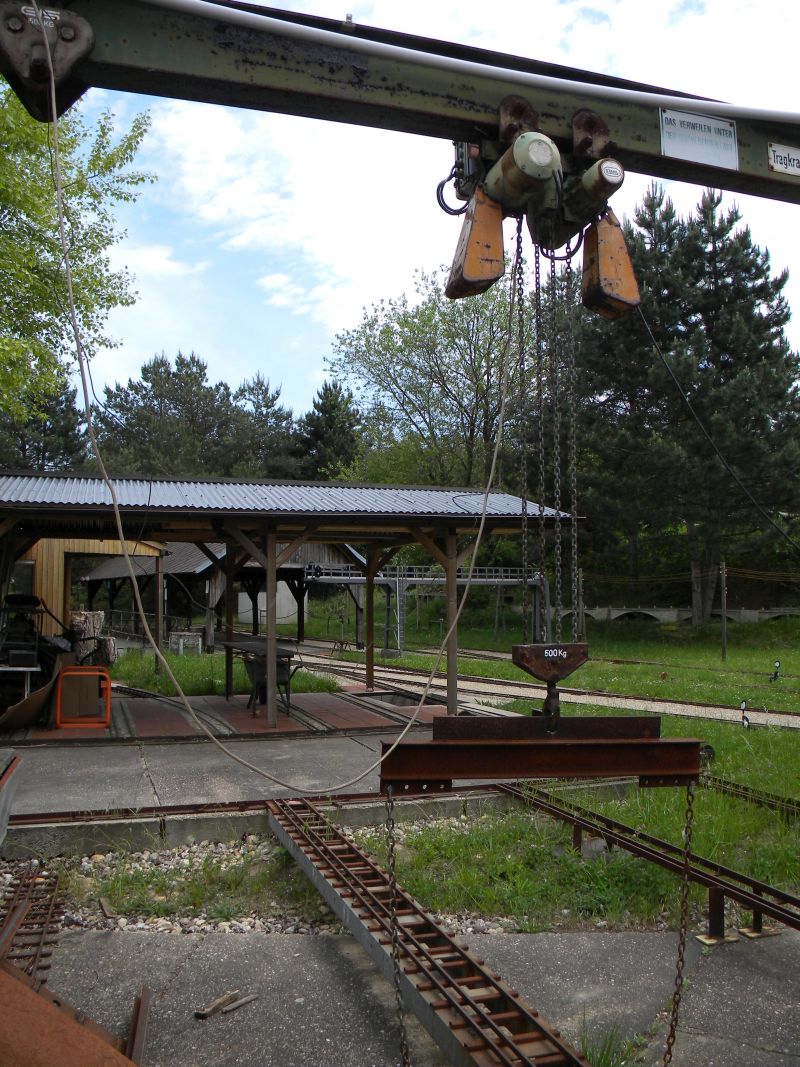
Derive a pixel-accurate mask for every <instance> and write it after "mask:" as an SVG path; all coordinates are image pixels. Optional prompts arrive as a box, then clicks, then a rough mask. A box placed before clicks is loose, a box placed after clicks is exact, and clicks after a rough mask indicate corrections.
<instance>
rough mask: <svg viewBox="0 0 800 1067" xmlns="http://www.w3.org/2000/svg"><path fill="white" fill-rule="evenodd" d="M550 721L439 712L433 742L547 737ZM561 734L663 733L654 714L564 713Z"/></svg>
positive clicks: (514, 739) (561, 721) (573, 736)
mask: <svg viewBox="0 0 800 1067" xmlns="http://www.w3.org/2000/svg"><path fill="white" fill-rule="evenodd" d="M548 736H550V734H549V731H548V720H547V718H545V717H544V716H543V715H532V716H528V715H515V716H513V718H498V716H496V715H437V716H436V718H435V719H434V720H433V739H434V741H459V740H460V741H467V740H486V741H492V740H506V741H523V740H525V739H526V738H530V739H533V738H536V737H542V738H544V737H548ZM557 736H558V737H562V738H565V739H566V738H570V737H572V738H576V737H577V738H583V739H585V740H586V739H590V738H615V737H616V738H622V737H651V738H657V737H660V736H661V719H660V717H658V716H656V715H653V716H650V715H636V716H630V717H626V716H622V715H606V716H592V715H586V716H580V717H579V716H568V717H564V716H562V717H561V718H560V719H559V721H558V734H557Z"/></svg>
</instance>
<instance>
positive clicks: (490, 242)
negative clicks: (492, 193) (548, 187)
mask: <svg viewBox="0 0 800 1067" xmlns="http://www.w3.org/2000/svg"><path fill="white" fill-rule="evenodd" d="M504 272H505V263H504V262H503V208H502V205H500V204H498V203H497V202H496V201H495V200H492V199H490V198H489V197H488V196H487V195H486V193H484V192H483V190H482V189H481V188H478V189H476V190H475V195H474V196H473V197H472V199H471V200H470V202H469V206H468V207H467V210H466V214H465V215H464V222H463V224H462V226H461V234H460V236H459V238H458V247H457V248H456V254H455V258H454V259H453V266H452V267H451V268H450V276H449V278H448V279H447V286H446V288H445V291H444V292H445V296H447V297H449V298H450V299H451V300H458V299H459V298H460V297H462V296H475V295H476V294H477V293H483V292H485V291H486V290H487V289H488V288H489V287H490V286H491V285H494V283H495V282H496V281H497V280H498V278H502V277H503V274H504Z"/></svg>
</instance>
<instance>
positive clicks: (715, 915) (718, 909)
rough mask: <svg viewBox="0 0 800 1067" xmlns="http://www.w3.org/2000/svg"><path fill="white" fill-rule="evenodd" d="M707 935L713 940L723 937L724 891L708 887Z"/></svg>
mask: <svg viewBox="0 0 800 1067" xmlns="http://www.w3.org/2000/svg"><path fill="white" fill-rule="evenodd" d="M708 936H709V937H710V938H712V939H713V940H715V941H722V940H724V938H725V893H724V892H723V891H722V890H721V889H717V888H716V886H709V887H708Z"/></svg>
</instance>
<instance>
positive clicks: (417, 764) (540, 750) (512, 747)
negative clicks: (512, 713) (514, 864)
mask: <svg viewBox="0 0 800 1067" xmlns="http://www.w3.org/2000/svg"><path fill="white" fill-rule="evenodd" d="M700 744H701V742H700V741H699V740H697V739H695V738H679V739H666V740H663V739H658V740H655V739H651V738H604V739H596V738H595V739H591V740H585V739H577V738H573V739H567V740H565V739H563V738H549V739H543V740H538V739H536V740H522V741H513V740H512V741H501V740H495V741H487V740H475V741H472V740H466V741H403V742H401V743H400V744H399V745H397V746H396V747H395V748H394V750H393V751H392V752H389V749H390V748H391V744H390V743H389V742H384V743H383V748H382V754H383V757H384V759H383V762H382V763H381V780H380V788H381V792H386V789H387V787H388V786H390V785H391V786H392V787H393V788H394V787H395V786H398V787H399V786H400V785H401V783H402V788H403V789H404V791H412V790H419V791H422V792H424V791H427V790H429V789H430V788H431V785H432V783H435V784H436V789H437V791H438V790H440V789H441V788H442V782H443V780H445V779H451V780H452V779H479V780H483V779H487V780H502V779H509V778H624V777H641V776H644V777H646V778H648V779H649V780H650V783H649V784H653V785H656V784H659V781H660V782H662V783H663V784H670V785H675V784H686V783H688V782H693V781H696V780H697V779H698V777H699V775H700Z"/></svg>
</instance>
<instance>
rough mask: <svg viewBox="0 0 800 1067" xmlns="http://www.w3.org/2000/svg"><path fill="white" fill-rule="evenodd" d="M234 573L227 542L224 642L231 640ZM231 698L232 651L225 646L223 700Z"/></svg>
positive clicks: (232, 553)
mask: <svg viewBox="0 0 800 1067" xmlns="http://www.w3.org/2000/svg"><path fill="white" fill-rule="evenodd" d="M235 573H236V558H235V552H234V547H233V545H232V544H231V542H230V541H228V542H227V546H226V552H225V640H226V641H232V640H233V576H234V574H235ZM232 696H233V649H232V648H230V647H229V646H227V645H226V646H225V698H226V700H230V699H231V697H232Z"/></svg>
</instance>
